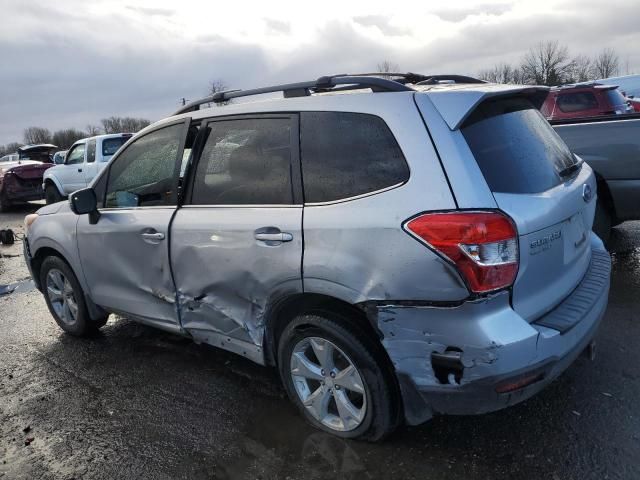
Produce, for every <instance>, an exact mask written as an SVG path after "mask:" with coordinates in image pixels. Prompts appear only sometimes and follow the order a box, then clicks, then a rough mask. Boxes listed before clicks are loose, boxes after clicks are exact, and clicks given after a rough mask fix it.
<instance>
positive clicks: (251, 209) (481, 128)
mask: <svg viewBox="0 0 640 480" xmlns="http://www.w3.org/2000/svg"><path fill="white" fill-rule="evenodd" d="M277 91H279V92H283V93H284V95H283V96H284V98H283V99H270V100H266V101H259V102H252V103H238V104H233V103H232V104H229V105H225V106H224V107H222V108H211V109H202V110H200V109H199V107H200V105H202V104H205V103H219V102H223V103H228V100H230V99H233V98H237V97H241V96H249V95H255V94H262V93H270V92H277ZM336 92H339V94H334V93H336ZM545 93H546V92H545V90H544V88H543V87H540V88H538V87H520V86H512V85H494V84H487V83H484V82H481V81H478V80H475V79H471V78H467V77H459V76H454V77H437V76H436V77H429V76H422V75H416V74H397V75H396V74H393V75H387V76H386V78H381V77H375V76H371V75H356V76H331V77H322V78H320V79H318V80H316V81H311V82H304V83H298V84H289V85H280V86H277V87H269V88H262V89H257V90H248V91H233V92H223V93H217V94H215V95H213V96H212V97H208V98H206V99H203V100H200V101H198V102H194V103H193V104H191V105H187V106H186V107H184V108H183V109H182V110H180V111H179V112H177V114H176V115H174V116H172V117H170V118H167V119H165V120H162V121H160V122H158V123H156V124H154V125H151V126H149V127H147V128H146V129H144V130H143V131H141V132H140V133H138V134H137V135H135V136H134V137H133V138H132V139H130V140H129V141H128V142H127V143H126V145H124V146H123V147H122V148H121V149H120V150H119V152H118V153H117V154H116V155H115V156H114V158H113V159H112V160H111V162H110V163H109V165H108V166H107V168H105V169H104V170H103V171H102V172H101V173H100V174H99V175H98V176H97V177H96V179H95V180H94V181H93V183H92V184H91V187H90V188H87V189H84V190H80V191H77V192H75V193H73V194H71V195H70V199H69V202H60V203H56V204H53V205H48V206H46V207H44V208H42V209H40V210H39V211H38V213H37V214H33V215H29V216H27V218H26V219H25V223H26V225H27V228H26V231H27V238H26V239H25V242H24V245H25V257H26V259H27V262H28V264H29V268H30V270H31V273H32V276H33V278H34V280H35V282H36V284H37V286H38V288H39V289H40V290H41V291H42V293H43V294H44V297H45V299H46V302H47V305H48V307H49V309H50V311H51V314H52V315H53V317H54V318H55V320H56V322H57V323H58V324H59V325H60V326H61V327H62V329H64V330H65V331H66V332H69V333H70V334H73V335H86V334H90V333H93V332H94V331H96V330H97V329H98V328H100V327H101V326H103V325H104V324H105V322H106V321H107V316H108V314H109V313H117V314H121V315H125V316H127V317H129V318H132V319H134V320H136V321H139V322H141V323H144V324H147V325H152V326H155V327H158V328H161V329H164V330H167V331H170V332H174V333H177V334H180V335H185V336H188V337H191V338H193V340H194V341H196V342H203V343H207V344H210V345H214V346H217V347H220V348H223V349H226V350H229V351H232V352H235V353H237V354H239V355H243V356H245V357H247V358H249V359H251V360H253V361H255V362H258V363H260V364H265V365H274V366H277V368H278V369H279V372H280V375H281V377H282V381H283V384H284V387H285V389H286V391H287V393H288V395H289V397H290V398H291V400H292V401H293V402H294V403H295V404H296V405H297V406H298V407H299V409H300V411H301V412H302V414H303V415H304V416H305V417H306V418H307V420H308V421H309V422H311V423H312V424H313V425H315V426H316V427H318V428H320V429H323V430H325V431H329V432H331V433H334V434H336V435H339V436H341V437H348V438H355V437H358V438H364V439H369V440H377V439H380V438H382V437H383V436H384V435H386V434H388V433H389V432H391V431H392V430H393V429H394V428H395V427H396V426H397V425H399V424H400V423H402V422H405V423H408V424H412V425H415V424H419V423H422V422H424V421H426V420H428V419H429V418H431V417H432V416H433V415H437V414H475V413H483V412H488V411H492V410H497V409H500V408H504V407H506V406H509V405H513V404H515V403H517V402H520V401H522V400H525V399H527V398H529V397H530V396H532V395H533V394H535V393H536V392H538V391H540V390H541V389H542V388H543V387H544V386H545V385H547V384H548V383H549V382H551V381H552V380H553V379H554V378H556V377H557V376H558V375H559V374H560V373H561V372H562V371H563V370H565V369H566V368H567V367H568V366H569V365H570V364H571V363H572V362H573V361H574V360H575V359H576V357H577V356H578V355H579V354H580V353H581V352H583V351H584V350H585V349H587V348H589V347H591V346H592V345H593V344H592V342H593V338H594V335H595V333H596V330H597V328H598V325H599V323H600V319H601V317H602V315H603V312H604V310H605V308H606V305H607V297H608V291H609V275H610V259H609V255H608V254H607V252H606V251H605V249H604V248H603V245H602V242H601V241H600V240H599V239H598V238H597V237H596V236H595V235H594V234H593V233H591V225H592V222H593V217H594V209H595V205H596V198H595V196H596V183H595V179H594V176H593V173H592V170H591V168H589V166H588V165H587V164H585V163H583V162H582V161H581V160H580V159H579V158H577V157H575V156H573V155H572V154H571V153H570V152H569V150H568V149H567V147H566V146H565V144H564V143H563V142H562V141H561V140H560V138H559V137H558V136H557V134H556V133H555V132H554V131H553V129H552V128H551V127H550V126H549V124H548V123H547V122H546V120H545V119H544V118H543V117H542V116H541V114H540V113H539V112H538V110H537V109H536V107H537V106H539V105H540V103H541V102H542V100H543V99H544V96H545Z"/></svg>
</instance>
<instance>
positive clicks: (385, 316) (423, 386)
mask: <svg viewBox="0 0 640 480" xmlns="http://www.w3.org/2000/svg"><path fill="white" fill-rule="evenodd" d="M591 248H592V252H593V254H592V260H591V265H590V268H589V270H588V271H587V273H586V274H585V276H584V278H583V279H582V281H581V283H580V285H579V286H578V287H577V288H576V289H575V290H574V291H573V292H572V293H571V294H570V295H569V296H568V297H567V298H566V299H565V300H564V301H563V302H562V303H561V304H560V305H558V306H557V307H556V308H555V309H554V310H552V311H551V312H549V313H548V314H546V315H545V316H544V317H542V318H540V319H538V320H537V321H536V322H533V323H528V322H527V321H525V320H524V319H523V318H522V317H520V316H519V315H518V314H517V313H516V312H515V311H514V310H513V309H512V308H511V306H510V302H509V294H508V292H503V293H500V294H497V295H494V296H492V297H490V298H485V299H482V300H478V301H473V302H466V303H464V304H462V305H460V306H457V307H450V308H438V307H411V306H394V305H389V306H380V307H378V310H377V319H376V323H377V326H378V329H379V330H380V332H381V333H382V335H383V340H382V343H383V345H384V347H385V348H386V350H387V352H388V354H389V356H390V358H391V360H392V362H393V364H394V366H395V369H396V373H397V377H398V381H399V384H400V387H401V390H402V394H403V401H404V407H405V417H406V421H407V423H409V424H418V423H421V422H423V421H425V420H428V419H429V418H430V417H431V416H433V415H434V414H454V415H457V414H479V413H485V412H490V411H494V410H499V409H501V408H505V407H507V406H510V405H513V404H516V403H518V402H521V401H523V400H526V399H527V398H529V397H531V396H532V395H534V394H535V393H537V392H539V391H540V390H542V389H543V388H544V387H545V386H546V385H548V384H549V383H550V382H552V381H553V380H554V379H555V378H557V377H558V375H560V374H561V373H562V372H563V371H564V370H565V369H566V368H567V367H568V366H569V365H570V364H571V363H572V362H573V361H574V360H575V359H576V357H578V355H579V354H580V353H581V352H582V351H583V350H584V349H585V348H586V347H587V346H588V345H589V344H590V342H591V341H592V340H593V337H594V336H595V333H596V331H597V329H598V326H599V324H600V320H601V318H602V316H603V314H604V311H605V309H606V306H607V300H608V294H609V277H610V270H611V261H610V258H609V254H608V253H607V252H606V250H605V249H604V247H603V246H602V242H601V241H600V240H599V239H598V238H597V237H596V236H595V235H593V234H592V235H591ZM551 326H555V327H556V328H552V327H551ZM452 359H453V361H452ZM443 360H447V361H443ZM505 390H509V391H508V393H498V391H502V392H504V391H505Z"/></svg>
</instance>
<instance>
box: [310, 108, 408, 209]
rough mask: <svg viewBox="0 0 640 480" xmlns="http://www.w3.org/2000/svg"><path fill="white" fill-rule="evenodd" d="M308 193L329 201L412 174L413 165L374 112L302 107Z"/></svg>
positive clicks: (313, 200) (314, 200)
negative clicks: (307, 108)
mask: <svg viewBox="0 0 640 480" xmlns="http://www.w3.org/2000/svg"><path fill="white" fill-rule="evenodd" d="M300 122H301V123H300V141H301V156H302V177H303V183H304V198H305V202H307V203H319V202H330V201H333V200H340V199H345V198H350V197H355V196H357V195H363V194H366V193H370V192H375V191H377V190H381V189H383V188H387V187H391V186H393V185H398V184H400V183H403V182H406V181H407V180H408V179H409V167H408V166H407V163H406V161H405V159H404V156H403V154H402V151H401V150H400V147H399V146H398V143H397V142H396V139H395V138H394V136H393V134H392V133H391V131H390V130H389V127H387V125H386V123H385V122H384V121H383V120H382V119H381V118H379V117H376V116H374V115H366V114H360V113H345V112H302V113H301V114H300Z"/></svg>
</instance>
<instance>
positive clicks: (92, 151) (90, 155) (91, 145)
mask: <svg viewBox="0 0 640 480" xmlns="http://www.w3.org/2000/svg"><path fill="white" fill-rule="evenodd" d="M95 161H96V141H95V139H94V140H89V141H88V142H87V163H93V162H95Z"/></svg>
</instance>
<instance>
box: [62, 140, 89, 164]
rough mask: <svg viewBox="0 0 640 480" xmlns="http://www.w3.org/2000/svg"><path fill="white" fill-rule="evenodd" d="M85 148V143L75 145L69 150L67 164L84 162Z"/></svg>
mask: <svg viewBox="0 0 640 480" xmlns="http://www.w3.org/2000/svg"><path fill="white" fill-rule="evenodd" d="M84 148H85V145H84V143H81V144H80V145H76V146H75V147H73V149H72V150H71V151H70V152H69V155H67V160H66V162H65V163H66V164H67V165H75V164H78V163H82V162H84Z"/></svg>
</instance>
